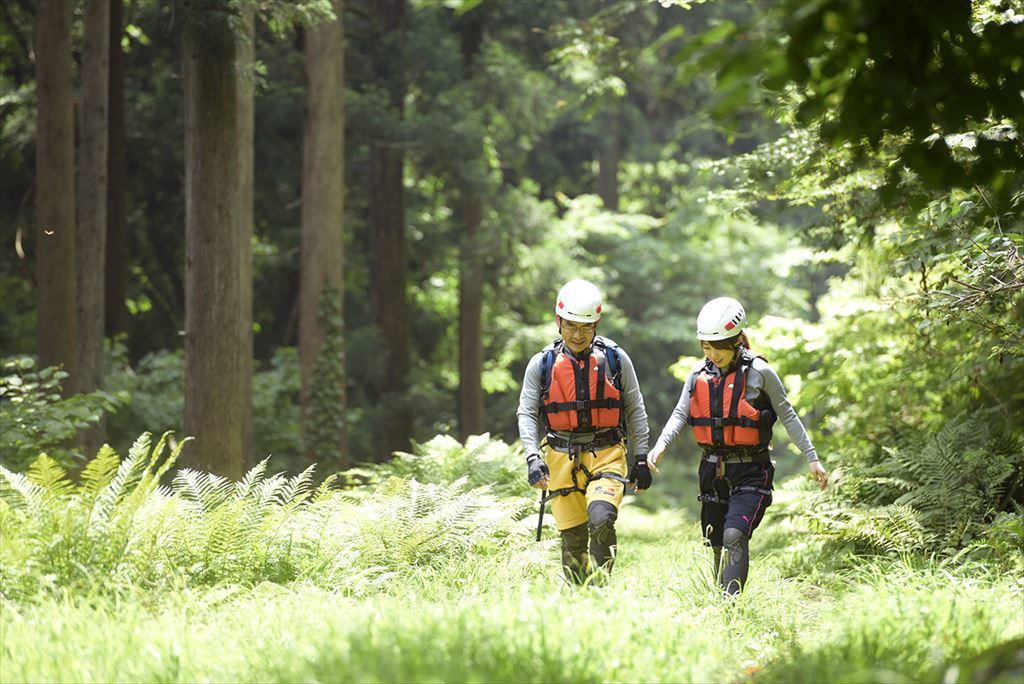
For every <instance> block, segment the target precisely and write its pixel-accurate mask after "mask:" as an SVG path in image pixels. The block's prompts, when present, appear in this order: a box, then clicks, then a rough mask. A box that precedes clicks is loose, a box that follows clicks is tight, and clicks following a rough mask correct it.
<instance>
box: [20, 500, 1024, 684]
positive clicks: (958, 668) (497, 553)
mask: <svg viewBox="0 0 1024 684" xmlns="http://www.w3.org/2000/svg"><path fill="white" fill-rule="evenodd" d="M767 520H768V522H767V523H766V526H765V528H763V529H762V531H761V532H760V533H759V535H758V536H755V539H754V543H753V547H752V554H753V559H754V563H753V570H752V574H751V580H750V583H749V586H748V588H747V591H746V592H745V593H744V594H743V595H742V596H741V597H739V598H735V599H731V598H726V597H724V596H722V595H721V594H720V593H719V592H718V591H716V590H715V589H714V588H712V587H711V586H709V576H710V572H709V569H710V559H709V555H708V552H707V551H706V550H705V549H704V548H702V546H701V544H700V542H699V539H698V529H697V525H696V524H695V523H693V522H691V521H689V520H688V519H687V518H686V517H685V515H684V514H683V513H682V512H680V511H676V510H661V511H657V512H653V513H652V512H647V511H644V510H642V509H641V508H639V507H637V506H633V505H626V506H624V510H623V513H622V517H621V518H620V524H619V529H620V545H621V552H620V557H619V561H618V565H617V566H616V569H615V573H614V576H613V581H612V582H611V584H610V585H609V586H607V587H600V588H583V589H576V588H571V587H568V586H566V585H565V584H564V583H563V582H562V580H561V577H560V572H559V568H558V565H557V549H556V544H557V541H556V540H555V538H554V535H553V533H548V535H547V537H546V539H545V541H543V542H541V543H539V544H537V543H533V542H530V541H528V540H529V537H530V534H531V526H532V525H533V524H534V522H535V518H533V517H528V518H526V519H524V520H521V521H520V522H519V523H518V525H520V527H521V530H520V531H521V535H518V534H517V535H515V536H514V537H513V538H512V540H511V541H510V540H506V542H505V543H501V544H494V545H490V546H487V545H485V546H484V547H483V548H482V549H477V550H476V551H474V552H473V553H468V554H464V555H461V556H447V557H444V558H443V559H442V560H440V561H439V562H436V563H425V564H417V565H415V566H412V567H408V568H403V569H398V570H396V571H394V572H392V573H390V574H388V573H384V574H383V575H381V576H379V577H378V578H377V581H375V582H374V583H373V584H372V585H365V586H360V585H358V584H356V585H353V584H352V583H345V584H344V586H339V587H338V588H336V589H332V588H331V587H330V586H324V585H323V583H319V582H316V581H311V579H315V578H307V579H306V580H304V581H296V582H290V583H284V584H279V583H271V582H266V581H263V582H259V583H256V584H255V585H254V586H246V585H239V584H228V583H223V584H220V585H214V586H208V587H189V586H173V585H169V586H166V587H165V588H163V589H161V588H153V589H149V590H145V591H143V590H141V589H128V590H126V591H119V592H114V593H110V592H107V591H104V590H102V588H97V590H96V591H94V592H87V593H82V592H74V593H73V592H70V591H64V592H61V591H57V590H55V591H48V592H44V593H42V594H40V595H38V596H36V597H33V598H31V599H23V600H18V601H15V600H10V599H4V600H3V603H2V618H0V628H2V642H3V648H2V662H0V678H2V680H3V681H4V682H42V681H60V682H112V681H140V682H224V681H242V682H250V681H251V682H258V681H288V682H333V681H358V682H406V681H416V682H461V681H466V682H523V681H542V682H603V681H624V682H639V681H645V682H734V681H747V680H753V681H766V682H767V681H778V682H825V681H836V682H918V681H933V682H956V681H965V682H969V681H996V682H1007V683H1009V682H1015V683H1018V684H1019V682H1020V681H1021V673H1022V670H1021V651H1024V580H1022V578H1020V577H1005V576H998V575H996V574H993V573H990V572H988V571H986V570H985V569H983V568H980V567H979V568H967V569H964V568H960V569H958V570H955V571H954V570H951V569H946V568H943V567H940V566H938V565H928V564H922V563H920V562H918V563H916V564H915V563H912V562H910V561H906V560H898V559H875V560H863V561H862V562H859V563H856V564H853V565H850V566H848V567H846V568H845V569H841V570H833V569H827V568H825V564H824V563H823V564H822V569H821V570H820V571H811V572H806V573H804V574H803V575H802V576H788V575H790V574H791V571H790V568H792V567H794V566H799V567H803V568H807V567H811V568H813V567H815V553H816V549H815V546H814V544H813V540H812V541H811V542H810V543H803V544H802V543H800V541H799V538H798V537H797V536H795V535H794V534H793V533H792V532H791V531H787V530H785V529H782V527H781V526H779V525H777V526H776V527H774V528H773V527H772V524H773V523H772V516H771V515H770V514H769V516H768V519H767ZM795 555H802V556H804V557H802V558H799V559H796V558H795V557H794V556H795ZM992 648H995V650H994V651H993V652H991V653H987V654H983V655H981V656H980V660H977V662H973V661H971V658H972V657H975V656H977V655H978V654H982V652H984V651H986V649H992Z"/></svg>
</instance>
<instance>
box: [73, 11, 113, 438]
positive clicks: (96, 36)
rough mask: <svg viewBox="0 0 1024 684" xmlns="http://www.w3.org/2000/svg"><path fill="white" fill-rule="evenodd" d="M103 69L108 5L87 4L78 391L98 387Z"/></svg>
mask: <svg viewBox="0 0 1024 684" xmlns="http://www.w3.org/2000/svg"><path fill="white" fill-rule="evenodd" d="M109 70H110V7H109V6H108V4H107V3H105V2H88V3H86V4H85V30H84V45H83V49H82V140H81V148H80V149H81V155H80V159H79V166H80V168H79V184H78V185H79V206H78V210H79V216H78V235H77V239H76V242H75V273H76V277H77V280H78V345H79V346H78V364H77V369H78V381H77V382H76V383H75V388H76V389H77V390H78V391H79V392H82V393H86V392H92V391H94V390H97V389H99V388H100V387H101V386H102V385H103V327H104V321H105V317H104V314H103V304H104V286H105V272H106V268H105V263H104V262H105V257H106V242H107V164H108V158H107V131H108V128H107V112H108V106H109V98H110V94H109V91H108V88H107V83H108V78H109ZM103 433H104V429H103V423H102V422H101V423H100V424H99V425H97V426H95V427H92V428H89V429H87V430H85V431H84V432H83V434H82V448H83V449H84V451H85V453H86V455H88V456H91V455H93V454H95V453H96V451H97V450H98V449H99V447H100V445H101V444H102V442H103Z"/></svg>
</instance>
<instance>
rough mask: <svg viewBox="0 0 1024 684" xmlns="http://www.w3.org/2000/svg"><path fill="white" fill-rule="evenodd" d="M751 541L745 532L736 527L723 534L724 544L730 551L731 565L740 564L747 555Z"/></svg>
mask: <svg viewBox="0 0 1024 684" xmlns="http://www.w3.org/2000/svg"><path fill="white" fill-rule="evenodd" d="M748 542H749V539H748V537H747V535H746V533H745V532H744V531H743V530H738V529H736V528H735V527H727V528H725V532H723V533H722V544H723V546H725V548H726V549H727V550H728V551H729V563H730V564H732V563H738V562H740V561H741V560H743V559H744V558H745V557H746V555H747V544H748Z"/></svg>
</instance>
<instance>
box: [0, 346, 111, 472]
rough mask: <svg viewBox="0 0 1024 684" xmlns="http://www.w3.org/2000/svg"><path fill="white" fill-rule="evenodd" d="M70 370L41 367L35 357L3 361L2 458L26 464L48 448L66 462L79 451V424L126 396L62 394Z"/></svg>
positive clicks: (16, 465) (17, 466) (14, 466)
mask: <svg viewBox="0 0 1024 684" xmlns="http://www.w3.org/2000/svg"><path fill="white" fill-rule="evenodd" d="M67 378H68V374H67V373H66V372H64V371H63V370H61V369H60V368H57V367H50V368H43V369H40V370H36V362H35V360H34V359H32V358H30V357H27V356H22V357H18V358H11V359H5V360H4V361H3V376H2V377H0V464H2V465H3V466H5V467H7V468H9V469H11V470H24V469H25V468H26V467H27V466H28V464H29V463H30V462H31V461H32V460H33V459H35V458H36V456H38V455H39V454H41V453H43V452H44V451H45V452H47V453H48V454H49V455H50V457H51V458H52V459H54V460H55V461H57V462H59V463H61V464H62V465H64V466H65V467H70V466H71V465H72V464H73V463H75V461H76V459H77V458H79V457H80V455H79V454H78V452H77V451H76V450H75V448H74V446H73V445H72V440H73V439H74V437H75V435H76V434H77V433H78V431H79V430H82V429H84V428H87V427H90V426H92V425H95V424H97V423H98V422H99V421H100V419H101V418H102V417H103V414H104V413H109V412H112V411H114V410H115V409H117V408H118V407H119V406H121V405H122V404H123V403H124V402H125V401H126V396H125V395H123V394H121V393H115V392H109V391H107V392H105V391H95V392H90V393H89V394H76V395H73V396H71V397H63V396H62V394H61V392H62V383H63V382H64V381H65V380H66V379H67Z"/></svg>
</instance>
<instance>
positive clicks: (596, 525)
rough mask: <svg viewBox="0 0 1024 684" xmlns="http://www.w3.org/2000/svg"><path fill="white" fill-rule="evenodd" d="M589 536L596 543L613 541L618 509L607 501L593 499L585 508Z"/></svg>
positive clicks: (611, 542)
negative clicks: (588, 521) (588, 520)
mask: <svg viewBox="0 0 1024 684" xmlns="http://www.w3.org/2000/svg"><path fill="white" fill-rule="evenodd" d="M587 517H588V518H589V519H590V536H591V538H592V539H593V540H594V541H596V542H597V543H598V544H614V543H615V521H616V520H617V519H618V517H619V511H618V510H617V509H616V508H615V506H613V505H611V504H610V503H608V502H607V501H595V502H594V503H592V504H590V506H589V507H588V508H587Z"/></svg>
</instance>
